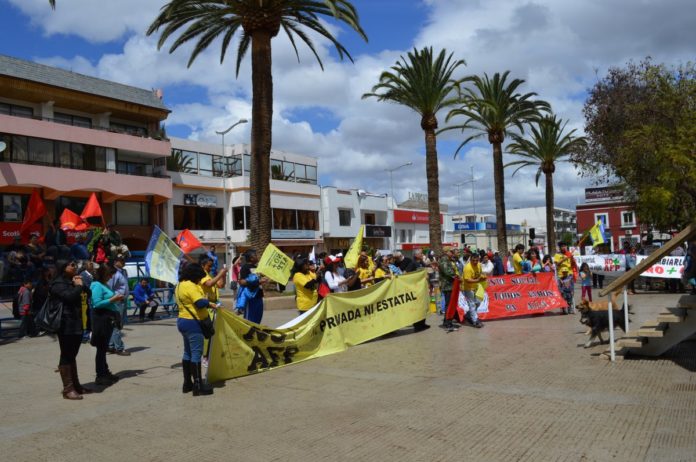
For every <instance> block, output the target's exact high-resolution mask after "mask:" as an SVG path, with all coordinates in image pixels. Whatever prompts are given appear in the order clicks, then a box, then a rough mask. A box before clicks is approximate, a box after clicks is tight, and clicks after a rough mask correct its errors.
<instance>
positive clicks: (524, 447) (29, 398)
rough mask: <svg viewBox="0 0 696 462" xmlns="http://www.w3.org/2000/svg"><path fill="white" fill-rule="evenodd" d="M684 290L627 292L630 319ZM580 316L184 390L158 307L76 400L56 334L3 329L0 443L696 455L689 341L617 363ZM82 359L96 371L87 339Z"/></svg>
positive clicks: (99, 456) (168, 450)
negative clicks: (10, 336)
mask: <svg viewBox="0 0 696 462" xmlns="http://www.w3.org/2000/svg"><path fill="white" fill-rule="evenodd" d="M678 298H679V295H666V294H660V295H658V294H640V295H637V296H635V297H632V299H631V303H632V304H633V306H634V310H635V312H636V314H635V315H634V316H633V320H634V322H636V321H643V320H648V319H651V318H654V316H655V314H656V313H658V312H659V311H660V308H661V307H664V306H675V304H676V301H677V299H678ZM294 313H295V312H294V311H292V310H276V311H268V312H267V313H266V316H265V318H264V321H265V323H266V324H268V325H271V326H275V325H280V324H281V323H283V322H285V321H287V320H289V319H290V318H291V317H293V316H294ZM438 321H439V318H438V317H436V316H435V315H432V316H431V317H430V320H429V323H430V324H431V325H436V324H438ZM634 325H635V326H637V325H638V324H637V323H636V324H634ZM584 330H585V329H584V326H581V325H580V324H579V322H578V317H577V315H575V316H562V315H557V314H547V315H543V316H538V317H530V318H524V319H512V320H502V321H493V322H488V323H487V324H486V326H485V328H483V329H481V330H476V329H472V328H465V327H463V328H461V329H460V330H459V331H457V332H452V333H449V334H447V333H445V332H444V331H443V330H441V329H439V328H432V329H430V330H428V331H425V332H422V333H417V334H414V333H412V331H411V329H410V328H409V329H403V330H402V331H400V332H398V333H396V334H392V335H389V336H386V337H384V338H381V339H379V340H376V341H372V342H369V343H366V344H363V345H359V346H356V347H354V348H352V349H349V350H348V351H347V352H344V353H341V354H336V355H332V356H327V357H323V358H320V359H316V360H312V361H308V362H305V363H302V364H297V365H293V366H289V367H285V368H281V369H278V370H274V371H271V372H266V373H261V374H257V375H254V376H249V377H244V378H241V379H236V380H230V381H228V382H226V383H224V384H221V386H220V387H219V388H217V389H216V390H215V394H214V395H213V396H209V397H198V398H193V397H192V396H191V395H182V393H181V391H180V388H181V381H182V380H181V369H180V356H181V348H182V347H181V340H180V336H179V334H178V333H177V331H176V327H175V320H174V319H165V320H159V321H156V322H151V323H145V324H131V325H129V326H127V328H126V332H127V337H126V339H125V340H126V345H127V347H128V348H129V350H130V351H131V352H132V353H133V354H132V356H130V357H119V356H114V355H110V356H109V357H108V361H109V364H110V366H111V369H112V370H113V371H114V372H115V373H118V375H120V376H121V377H122V379H121V381H120V382H118V383H117V384H116V385H114V386H112V387H110V388H107V389H104V390H102V391H101V392H100V393H96V394H93V395H89V396H86V397H85V399H84V400H83V401H79V402H73V401H68V400H64V399H62V398H61V396H60V388H61V387H60V379H59V377H58V374H56V373H54V372H53V369H54V368H55V366H56V364H57V362H58V345H57V343H56V342H55V341H54V340H53V339H52V338H49V337H41V338H35V339H28V340H20V341H16V342H10V343H5V344H3V345H2V346H0V352H1V353H2V354H0V387H2V390H3V394H2V413H1V419H0V450H1V451H2V459H3V460H6V461H13V462H19V461H77V460H97V461H104V462H106V461H119V462H124V461H136V460H137V461H194V460H201V461H221V460H230V461H259V462H260V461H264V462H265V461H281V460H282V461H319V460H326V461H342V460H356V461H380V462H381V461H464V460H467V461H469V460H472V461H488V460H490V461H508V460H515V461H518V460H519V461H546V460H554V461H581V460H582V461H594V460H596V461H606V460H613V461H624V460H626V461H642V460H646V461H654V460H664V461H680V460H684V461H686V460H696V374H694V371H695V370H696V342H695V341H688V342H684V343H682V344H681V345H679V346H678V347H677V348H674V349H673V350H671V351H670V352H669V353H668V354H667V355H666V356H664V357H662V358H660V359H633V360H625V361H622V362H617V363H615V364H611V363H610V362H608V361H606V360H603V359H600V358H599V357H598V354H599V353H600V352H602V351H603V350H604V349H605V348H606V345H604V346H596V347H593V348H590V349H584V348H582V346H581V344H582V343H583V342H584V341H585V339H586V337H585V336H584ZM619 332H620V331H617V334H618V333H619ZM78 364H79V368H80V373H81V374H80V375H81V377H82V379H83V383H84V382H88V383H89V382H91V380H92V379H93V378H94V375H93V370H94V349H93V348H91V347H90V346H89V345H83V349H82V350H81V352H80V355H79V356H78Z"/></svg>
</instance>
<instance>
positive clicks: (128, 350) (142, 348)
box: [126, 346, 150, 353]
mask: <svg viewBox="0 0 696 462" xmlns="http://www.w3.org/2000/svg"><path fill="white" fill-rule="evenodd" d="M149 349H150V347H144V346H139V347H133V348H126V351H127V352H128V353H137V352H139V351H143V350H149Z"/></svg>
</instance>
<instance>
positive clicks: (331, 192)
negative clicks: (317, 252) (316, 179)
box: [321, 186, 392, 253]
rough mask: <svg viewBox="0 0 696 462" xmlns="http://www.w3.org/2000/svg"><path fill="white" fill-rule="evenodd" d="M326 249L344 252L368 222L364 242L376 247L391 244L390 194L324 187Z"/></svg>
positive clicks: (322, 189)
mask: <svg viewBox="0 0 696 462" xmlns="http://www.w3.org/2000/svg"><path fill="white" fill-rule="evenodd" d="M321 223H322V237H323V240H324V245H323V249H324V251H326V252H328V253H338V252H345V251H346V250H347V249H348V247H350V244H351V242H352V241H353V239H355V236H357V234H358V232H359V230H360V226H361V225H365V233H364V235H363V242H364V244H365V245H368V246H370V247H372V248H373V249H375V250H379V249H387V248H389V247H390V239H391V236H392V215H391V209H390V207H389V197H388V196H387V195H386V194H372V193H368V192H366V191H363V190H359V189H340V188H336V187H335V186H324V187H322V188H321Z"/></svg>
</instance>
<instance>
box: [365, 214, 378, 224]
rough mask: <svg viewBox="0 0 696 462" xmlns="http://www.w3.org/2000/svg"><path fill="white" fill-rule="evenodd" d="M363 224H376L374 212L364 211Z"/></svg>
mask: <svg viewBox="0 0 696 462" xmlns="http://www.w3.org/2000/svg"><path fill="white" fill-rule="evenodd" d="M365 224H366V225H374V224H376V219H375V214H374V213H366V214H365Z"/></svg>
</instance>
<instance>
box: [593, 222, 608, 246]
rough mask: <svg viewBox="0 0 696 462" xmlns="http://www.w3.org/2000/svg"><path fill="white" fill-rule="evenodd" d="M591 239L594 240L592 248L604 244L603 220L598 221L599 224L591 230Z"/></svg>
mask: <svg viewBox="0 0 696 462" xmlns="http://www.w3.org/2000/svg"><path fill="white" fill-rule="evenodd" d="M590 239H592V247H596V246H598V245H601V244H604V242H605V240H604V224H603V223H602V220H599V221H597V223H596V224H595V225H594V226H593V227H592V228H590Z"/></svg>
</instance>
